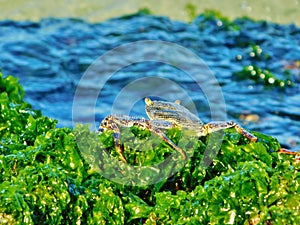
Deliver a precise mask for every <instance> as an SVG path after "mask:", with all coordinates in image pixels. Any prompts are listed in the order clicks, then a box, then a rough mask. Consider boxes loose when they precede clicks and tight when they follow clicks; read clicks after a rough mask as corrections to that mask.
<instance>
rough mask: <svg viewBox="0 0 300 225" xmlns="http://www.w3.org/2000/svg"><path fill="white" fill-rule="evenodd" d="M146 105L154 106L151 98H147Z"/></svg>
mask: <svg viewBox="0 0 300 225" xmlns="http://www.w3.org/2000/svg"><path fill="white" fill-rule="evenodd" d="M145 103H146V105H148V106H150V105H153V101H152V100H151V99H150V98H145Z"/></svg>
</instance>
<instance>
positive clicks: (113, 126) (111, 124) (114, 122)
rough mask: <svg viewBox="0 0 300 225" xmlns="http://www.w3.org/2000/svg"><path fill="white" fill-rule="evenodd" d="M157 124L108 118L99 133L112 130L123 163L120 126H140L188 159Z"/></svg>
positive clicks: (125, 117)
mask: <svg viewBox="0 0 300 225" xmlns="http://www.w3.org/2000/svg"><path fill="white" fill-rule="evenodd" d="M155 125H157V124H153V126H152V124H151V121H150V120H147V119H144V118H134V117H129V116H122V115H121V116H113V115H110V116H107V117H106V118H105V119H104V120H103V121H102V122H101V124H100V126H99V130H98V131H99V132H102V131H103V130H105V129H108V130H112V131H113V133H114V142H115V147H116V151H117V152H118V153H119V154H120V156H121V160H122V161H123V162H125V163H126V162H127V161H126V158H125V157H124V155H123V152H122V149H121V147H120V144H119V140H120V129H119V126H122V127H132V126H139V127H141V128H143V129H148V130H150V131H151V132H153V133H154V134H156V135H158V136H159V137H161V138H162V139H163V140H164V141H165V142H167V143H168V144H169V145H171V146H172V147H173V148H174V149H175V150H176V151H178V152H179V153H180V154H181V155H182V156H183V157H184V159H186V158H187V157H186V154H185V152H184V151H183V150H182V149H181V148H179V147H178V146H177V145H175V144H174V143H173V142H172V141H171V140H170V139H169V138H168V137H167V136H166V135H165V134H164V133H163V132H162V131H161V130H159V129H158V128H156V126H155Z"/></svg>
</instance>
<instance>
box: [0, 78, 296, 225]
mask: <svg viewBox="0 0 300 225" xmlns="http://www.w3.org/2000/svg"><path fill="white" fill-rule="evenodd" d="M0 90H1V93H0V106H1V107H0V110H1V116H0V124H1V125H0V138H1V139H0V140H1V143H0V152H1V155H0V174H1V176H0V193H1V195H0V223H1V224H96V223H97V224H207V223H210V224H248V223H249V224H251V223H252V224H256V223H258V222H259V223H260V224H297V223H299V222H300V172H299V162H298V160H296V159H298V158H299V157H298V158H297V157H296V156H295V155H287V154H281V153H279V152H278V150H279V149H280V144H279V143H278V141H277V140H276V139H275V138H273V137H270V136H267V135H264V134H260V133H258V132H255V135H256V136H257V137H258V138H259V139H258V142H257V143H249V141H248V140H247V139H245V138H244V137H243V136H241V135H240V134H238V133H236V132H235V130H234V129H228V130H227V131H226V132H225V135H224V137H223V144H222V146H221V149H220V150H219V151H217V152H216V153H217V154H216V156H215V157H213V158H211V161H212V163H211V165H209V166H208V165H204V164H203V161H204V159H205V157H210V155H207V154H205V152H206V148H207V144H208V140H209V138H210V136H207V137H203V138H201V139H196V138H193V137H190V136H189V135H188V134H185V133H183V132H182V131H180V130H178V129H173V130H170V131H168V132H167V135H168V136H169V138H170V139H172V141H174V142H175V143H178V144H180V145H181V146H182V148H183V149H184V150H185V151H186V152H187V155H188V156H189V160H188V161H187V162H184V163H182V164H181V163H180V162H182V159H181V158H180V157H181V155H180V154H177V153H176V151H174V150H173V149H172V148H171V147H170V146H168V145H167V144H165V143H163V142H161V141H158V139H157V138H156V137H152V135H151V133H149V132H147V131H144V130H142V129H138V128H135V127H132V128H129V129H124V130H122V137H123V138H122V143H123V148H124V154H125V155H126V157H127V159H128V165H126V164H124V163H123V162H121V161H120V160H118V153H117V152H116V151H115V148H114V144H113V136H112V133H111V132H109V131H106V132H103V133H102V134H101V135H98V134H97V133H95V132H92V131H90V130H89V127H88V126H84V125H78V126H77V127H75V128H74V129H70V128H57V127H56V123H57V121H55V120H53V119H51V118H48V117H45V116H43V115H42V112H40V111H37V110H33V109H32V107H31V106H30V105H29V104H28V103H26V102H24V99H23V97H24V91H23V88H22V87H21V85H20V84H19V83H18V81H17V79H16V78H14V77H12V76H7V77H3V76H2V74H1V75H0ZM169 157H172V158H171V160H170V162H173V164H172V163H169V164H168V165H166V164H164V162H166V159H168V158H169ZM107 159H109V160H112V159H113V160H114V162H115V163H114V164H109V163H107V162H106V161H105V160H107ZM110 162H111V161H110ZM153 165H162V166H161V167H159V166H158V167H157V168H158V169H156V170H154V169H153ZM132 166H135V167H138V168H141V170H140V173H136V174H134V176H133V174H131V173H130V168H132ZM176 166H177V167H178V169H177V170H176V171H177V172H176V173H174V174H171V171H172V170H174V168H175V167H176ZM117 167H118V168H117ZM116 168H117V169H120V170H117V169H116ZM142 168H144V169H142ZM107 171H119V172H120V174H119V175H122V177H123V179H124V178H126V179H128V182H129V181H130V182H131V185H125V184H124V182H125V181H124V180H117V179H115V180H114V177H108V175H109V174H107ZM155 173H156V174H157V175H158V176H160V177H161V179H158V178H156V179H157V180H155V179H154V180H153V181H157V182H153V183H152V184H147V181H148V180H149V179H152V175H153V174H155ZM170 174H171V175H170ZM110 175H112V174H110ZM114 176H115V178H116V177H117V176H118V174H114ZM130 176H132V177H130ZM143 180H144V181H145V183H144V184H145V185H135V183H134V182H141V181H143ZM142 184H143V183H142Z"/></svg>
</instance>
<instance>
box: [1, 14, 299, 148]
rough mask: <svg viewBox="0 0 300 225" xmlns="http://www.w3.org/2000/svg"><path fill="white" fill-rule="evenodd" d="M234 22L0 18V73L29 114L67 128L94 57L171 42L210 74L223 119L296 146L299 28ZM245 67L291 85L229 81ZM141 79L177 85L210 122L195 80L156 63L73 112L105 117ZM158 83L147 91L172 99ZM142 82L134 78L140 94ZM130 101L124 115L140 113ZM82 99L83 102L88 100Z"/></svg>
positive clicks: (129, 70)
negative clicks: (12, 81) (11, 80)
mask: <svg viewBox="0 0 300 225" xmlns="http://www.w3.org/2000/svg"><path fill="white" fill-rule="evenodd" d="M235 24H237V25H239V26H240V30H236V29H233V28H226V27H225V26H224V25H222V24H220V21H216V20H209V21H207V20H205V19H204V18H203V17H202V16H199V17H198V18H196V19H195V20H194V21H193V22H191V23H190V24H187V23H184V22H179V21H172V20H170V19H168V18H166V17H155V16H149V15H136V16H131V17H124V18H115V19H112V20H108V21H104V22H101V23H96V24H92V23H87V22H85V21H82V20H77V19H50V18H49V19H44V20H41V21H40V22H39V23H34V22H28V21H23V22H14V21H0V68H1V69H2V72H3V74H6V75H9V74H11V75H14V76H17V77H18V78H19V81H20V83H21V84H22V85H23V87H24V89H25V91H26V97H25V98H26V101H28V102H29V103H30V104H32V105H33V107H34V108H35V109H40V110H42V111H43V114H44V115H47V116H49V117H52V118H55V119H57V120H58V121H59V122H58V126H60V127H62V126H68V127H71V126H72V125H73V124H72V119H73V117H72V106H73V98H74V95H75V91H76V90H77V85H78V83H79V80H80V79H81V77H82V76H83V75H84V73H85V72H86V71H87V69H88V68H89V66H90V65H91V64H92V63H93V62H94V61H95V60H96V59H97V58H98V57H99V56H101V55H103V54H105V53H107V52H108V51H110V50H112V49H114V48H116V47H118V46H120V45H122V44H126V43H131V42H134V41H140V40H162V41H167V42H171V43H176V44H178V45H180V46H182V47H185V48H186V49H189V50H190V51H192V52H193V53H195V54H196V55H198V56H199V57H200V58H201V59H202V60H203V61H204V62H205V64H206V65H207V66H208V67H209V69H210V70H211V72H212V73H213V74H214V75H215V77H216V78H217V80H218V82H219V85H220V86H221V89H222V94H223V96H224V99H225V104H226V116H227V118H228V119H231V120H235V121H236V122H238V123H240V124H241V125H242V126H244V127H245V128H247V129H250V130H255V131H259V132H263V133H266V134H269V135H272V136H274V137H276V138H278V140H279V141H280V142H281V143H282V144H283V145H284V146H285V147H287V148H290V149H295V150H298V149H300V129H299V127H300V92H299V90H300V88H299V83H300V72H299V65H297V64H296V63H294V62H297V61H299V60H300V28H299V27H296V26H295V25H279V24H274V23H268V22H263V21H260V22H253V21H251V20H247V19H238V20H236V21H235ZM253 44H255V45H259V46H260V48H261V49H262V50H263V52H262V54H261V55H260V57H257V58H255V57H251V47H250V46H251V45H253ZM145 51H147V49H146V48H145V49H144V48H141V49H140V53H141V54H143V53H145ZM134 54H135V53H133V55H132V57H134V56H135V55H134ZM170 55H172V53H170ZM239 57H242V59H241V60H239V59H240V58H239ZM119 60H120V58H118V57H116V58H112V59H110V61H109V62H103V63H105V64H107V65H114V64H118V63H119ZM293 63H294V64H295V65H294V64H293ZM250 64H254V65H256V66H258V67H261V68H265V69H269V70H270V71H271V72H272V73H274V74H275V75H276V76H278V78H280V79H286V78H289V79H291V80H292V81H293V82H294V86H293V87H287V88H285V89H278V88H266V87H265V86H264V85H263V84H256V83H255V82H254V81H252V80H247V79H246V80H238V79H236V78H235V77H234V76H233V72H236V71H240V70H242V68H243V66H247V65H250ZM286 71H288V75H286ZM145 77H148V78H149V77H157V78H162V79H167V80H171V81H174V82H175V83H176V84H179V85H180V87H181V88H182V89H184V90H185V93H186V95H187V96H189V97H190V98H191V100H192V103H194V104H195V107H196V109H197V113H198V115H199V117H200V118H201V119H202V120H203V121H204V122H209V121H210V119H211V114H210V111H209V110H210V108H209V104H208V102H207V101H206V98H205V95H204V93H203V92H202V90H201V89H199V87H197V86H196V85H195V82H193V81H192V80H191V79H190V78H188V76H186V75H185V73H184V71H181V70H179V69H178V68H176V67H174V66H170V65H165V64H163V63H157V62H144V63H135V64H131V65H129V66H127V67H126V68H123V69H121V70H119V71H117V72H116V74H114V76H112V77H111V79H110V80H109V82H107V83H106V86H105V88H103V89H102V91H101V93H100V94H99V99H100V100H99V99H98V101H97V104H96V109H95V110H94V111H93V110H90V109H87V108H86V109H85V108H84V107H83V108H82V109H81V110H80V112H79V114H80V116H81V121H82V122H85V121H88V119H86V120H85V118H88V117H90V116H91V115H92V116H95V119H96V121H97V122H98V123H100V121H101V119H103V118H104V117H105V116H107V115H108V114H110V113H111V107H112V105H113V104H114V102H115V99H116V98H117V97H118V94H119V93H120V92H122V90H123V89H124V87H127V86H128V85H130V84H131V83H132V82H134V81H135V80H137V79H142V78H145ZM207 79H210V78H209V77H208V78H207ZM157 81H158V83H157V84H155V83H153V84H151V85H152V88H153V93H158V92H159V93H161V94H165V96H168V94H170V96H171V97H170V98H172V96H174V98H175V97H177V96H175V95H176V93H177V92H176V90H175V91H173V90H171V91H170V86H168V88H165V87H163V86H159V85H160V84H161V83H164V80H161V81H159V80H157ZM142 84H143V81H142V80H141V82H140V84H139V85H140V86H139V87H141V89H143V86H142ZM156 87H157V88H156ZM94 89H97V83H95V82H93V81H92V80H90V82H87V83H86V84H85V85H84V91H85V92H86V93H87V98H88V96H89V94H88V93H89V91H91V90H94ZM158 89H159V90H158ZM131 91H132V90H131ZM141 91H142V90H141ZM167 92H170V93H167ZM155 95H156V94H153V96H154V97H155ZM132 96H134V94H133V95H132ZM132 96H131V95H128V98H124V99H123V100H122V103H123V105H122V104H121V105H122V107H126V105H127V106H129V105H130V106H131V107H133V108H132V109H130V113H131V114H133V115H141V116H146V115H145V112H144V109H143V102H142V100H140V101H137V100H134V101H133V100H131V99H132ZM179 97H180V95H179ZM81 101H82V103H83V105H84V103H85V101H88V99H81ZM132 101H133V102H132ZM120 107H121V106H120ZM243 114H245V115H254V116H255V118H257V119H256V120H250V121H247V120H244V119H242V117H241V115H243Z"/></svg>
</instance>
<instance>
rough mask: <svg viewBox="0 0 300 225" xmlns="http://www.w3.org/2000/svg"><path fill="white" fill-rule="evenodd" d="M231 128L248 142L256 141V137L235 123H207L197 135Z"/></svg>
mask: <svg viewBox="0 0 300 225" xmlns="http://www.w3.org/2000/svg"><path fill="white" fill-rule="evenodd" d="M231 127H234V128H235V130H236V131H237V132H238V133H240V134H242V135H243V136H245V137H247V138H248V139H249V140H250V142H256V141H257V137H255V136H254V135H253V134H251V133H249V132H248V131H246V130H245V129H244V128H242V127H240V125H238V124H237V123H235V122H233V121H225V122H210V123H207V124H205V125H204V126H203V130H200V131H198V133H199V132H200V134H199V136H205V135H207V134H210V133H212V132H215V131H218V130H223V129H227V128H231Z"/></svg>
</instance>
